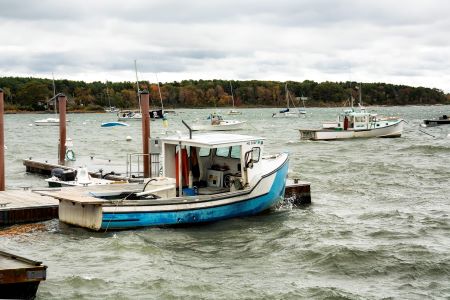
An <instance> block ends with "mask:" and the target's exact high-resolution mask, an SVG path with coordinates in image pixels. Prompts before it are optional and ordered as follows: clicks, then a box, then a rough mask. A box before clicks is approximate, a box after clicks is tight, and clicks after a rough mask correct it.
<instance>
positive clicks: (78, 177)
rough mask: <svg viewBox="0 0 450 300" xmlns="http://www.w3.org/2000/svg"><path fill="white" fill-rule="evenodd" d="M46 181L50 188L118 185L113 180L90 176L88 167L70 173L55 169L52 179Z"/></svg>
mask: <svg viewBox="0 0 450 300" xmlns="http://www.w3.org/2000/svg"><path fill="white" fill-rule="evenodd" d="M70 173H71V174H70ZM68 174H69V176H68ZM45 181H46V182H48V185H49V186H50V187H62V186H91V185H105V184H112V183H117V181H113V180H107V179H102V178H94V177H92V176H91V175H89V172H88V169H87V168H86V167H83V168H81V167H80V168H78V169H77V170H76V171H75V170H73V171H70V172H67V171H64V170H62V169H58V168H57V169H53V170H52V177H50V178H47V179H45Z"/></svg>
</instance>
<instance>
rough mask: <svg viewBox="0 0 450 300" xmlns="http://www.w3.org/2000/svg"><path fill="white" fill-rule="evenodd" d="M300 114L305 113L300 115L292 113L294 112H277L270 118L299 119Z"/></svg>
mask: <svg viewBox="0 0 450 300" xmlns="http://www.w3.org/2000/svg"><path fill="white" fill-rule="evenodd" d="M302 114H305V113H301V112H298V111H297V112H294V111H288V112H283V113H281V112H278V113H274V114H273V115H272V118H299V117H300V116H301V115H302Z"/></svg>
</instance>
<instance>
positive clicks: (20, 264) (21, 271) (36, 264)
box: [0, 251, 47, 299]
mask: <svg viewBox="0 0 450 300" xmlns="http://www.w3.org/2000/svg"><path fill="white" fill-rule="evenodd" d="M46 277H47V266H44V265H43V264H42V262H40V261H34V260H31V259H27V258H25V257H21V256H18V255H15V254H12V253H8V252H3V251H0V299H34V298H35V296H36V292H37V290H38V287H39V283H40V282H41V281H42V280H45V279H46Z"/></svg>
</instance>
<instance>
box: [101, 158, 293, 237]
mask: <svg viewBox="0 0 450 300" xmlns="http://www.w3.org/2000/svg"><path fill="white" fill-rule="evenodd" d="M288 165H289V164H288V160H286V162H285V163H284V164H283V166H281V168H280V169H278V171H277V172H276V175H275V180H274V181H273V184H272V187H271V188H270V191H269V192H268V193H267V194H264V195H261V196H258V197H256V198H252V199H247V200H243V201H240V202H235V203H231V204H228V205H222V206H216V207H210V208H197V209H189V210H182V211H166V212H130V213H120V214H115V213H103V220H102V226H101V228H102V229H106V228H108V229H126V228H135V227H144V226H162V225H175V224H189V223H201V222H213V221H218V220H223V219H229V218H235V217H244V216H251V215H255V214H258V213H260V212H262V211H265V210H267V209H269V208H271V207H272V206H274V205H275V204H276V203H277V202H278V201H279V200H280V199H281V196H282V195H283V194H284V189H285V185H286V177H287V172H288Z"/></svg>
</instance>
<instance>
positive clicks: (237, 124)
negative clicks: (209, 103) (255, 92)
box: [191, 113, 245, 131]
mask: <svg viewBox="0 0 450 300" xmlns="http://www.w3.org/2000/svg"><path fill="white" fill-rule="evenodd" d="M207 120H208V121H207V122H196V123H194V124H192V125H191V129H192V130H194V131H227V130H239V129H242V128H243V126H244V125H245V121H239V120H225V119H224V118H223V117H222V116H221V115H219V114H218V113H212V114H210V115H209V116H208V118H207Z"/></svg>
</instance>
